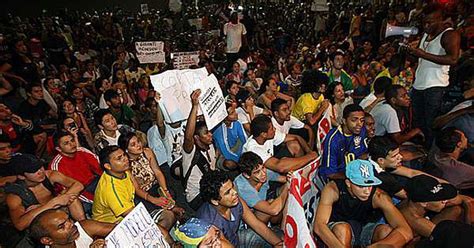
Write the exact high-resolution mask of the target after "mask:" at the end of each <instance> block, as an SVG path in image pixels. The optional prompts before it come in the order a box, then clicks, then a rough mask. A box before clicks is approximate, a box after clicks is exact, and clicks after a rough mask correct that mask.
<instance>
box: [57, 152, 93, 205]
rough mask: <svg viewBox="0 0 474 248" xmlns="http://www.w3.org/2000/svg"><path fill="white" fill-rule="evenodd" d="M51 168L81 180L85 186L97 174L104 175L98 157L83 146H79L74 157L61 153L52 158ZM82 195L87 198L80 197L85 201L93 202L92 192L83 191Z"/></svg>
mask: <svg viewBox="0 0 474 248" xmlns="http://www.w3.org/2000/svg"><path fill="white" fill-rule="evenodd" d="M49 169H50V170H55V171H59V172H61V173H63V174H64V175H66V176H68V177H71V178H73V179H75V180H77V181H79V182H80V183H82V184H83V185H84V186H85V187H86V186H87V185H89V183H91V182H92V181H93V180H94V178H95V177H96V176H100V175H102V169H101V168H100V166H99V159H98V157H97V156H96V155H95V154H94V153H92V152H91V151H89V150H87V149H86V148H83V147H78V148H77V152H76V154H75V155H74V157H72V158H71V157H66V156H64V155H62V154H61V153H60V154H58V155H56V156H55V157H54V158H53V160H51V163H50V164H49ZM81 196H84V197H85V198H87V199H84V198H83V197H79V198H80V199H81V200H83V201H87V200H89V201H90V202H92V201H93V200H94V195H93V194H92V193H90V192H86V191H83V192H82V195H81ZM89 201H87V202H89Z"/></svg>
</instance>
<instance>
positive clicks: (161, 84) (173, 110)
mask: <svg viewBox="0 0 474 248" xmlns="http://www.w3.org/2000/svg"><path fill="white" fill-rule="evenodd" d="M207 76H208V72H207V70H206V68H204V67H203V68H200V69H192V70H191V69H188V70H168V71H164V72H162V73H160V74H157V75H152V76H150V79H151V84H152V85H153V88H154V89H155V90H156V91H157V92H158V93H160V96H161V100H160V105H162V107H163V109H165V111H164V112H163V114H164V117H165V121H166V122H167V123H172V122H177V121H182V120H186V119H187V118H188V116H189V112H190V111H191V98H190V96H191V93H192V92H193V91H194V90H195V89H202V87H201V81H202V80H203V79H205V78H206V77H207Z"/></svg>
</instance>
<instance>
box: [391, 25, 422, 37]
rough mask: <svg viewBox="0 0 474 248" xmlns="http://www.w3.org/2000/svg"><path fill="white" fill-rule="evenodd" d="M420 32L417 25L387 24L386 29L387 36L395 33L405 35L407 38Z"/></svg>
mask: <svg viewBox="0 0 474 248" xmlns="http://www.w3.org/2000/svg"><path fill="white" fill-rule="evenodd" d="M416 34H418V28H417V27H398V26H392V25H390V24H387V28H386V29H385V38H387V37H389V36H395V35H403V36H404V37H405V38H408V37H409V36H410V35H416Z"/></svg>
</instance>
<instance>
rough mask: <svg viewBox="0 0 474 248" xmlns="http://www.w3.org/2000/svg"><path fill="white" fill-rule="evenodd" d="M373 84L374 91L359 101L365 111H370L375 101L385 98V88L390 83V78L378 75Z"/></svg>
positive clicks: (375, 103)
mask: <svg viewBox="0 0 474 248" xmlns="http://www.w3.org/2000/svg"><path fill="white" fill-rule="evenodd" d="M373 84H374V92H372V93H370V94H369V95H367V96H366V97H364V99H362V101H361V102H360V103H359V105H360V106H361V107H362V108H363V109H364V111H365V112H370V111H372V109H373V108H374V107H375V105H377V103H379V102H381V101H383V100H385V90H386V89H387V88H388V87H390V85H392V79H390V78H388V77H379V78H377V79H376V80H375V82H374V83H373Z"/></svg>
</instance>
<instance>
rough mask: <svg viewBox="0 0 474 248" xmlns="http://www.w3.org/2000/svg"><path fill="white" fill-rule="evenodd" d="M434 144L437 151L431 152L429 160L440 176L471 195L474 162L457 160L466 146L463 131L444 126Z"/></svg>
mask: <svg viewBox="0 0 474 248" xmlns="http://www.w3.org/2000/svg"><path fill="white" fill-rule="evenodd" d="M435 144H436V146H437V148H438V149H439V151H438V152H436V153H435V154H433V156H431V157H430V160H431V162H432V163H433V164H434V165H435V166H436V167H437V168H438V169H439V170H441V175H440V177H441V178H444V179H446V180H447V181H448V182H449V183H451V184H453V185H454V186H455V187H456V188H457V189H460V190H461V191H462V192H464V191H465V192H466V193H468V195H473V192H474V167H473V165H474V164H472V163H471V164H468V163H463V162H461V161H459V157H460V156H461V154H462V152H463V151H465V150H466V149H467V147H468V141H467V138H466V136H465V135H464V133H463V132H462V131H461V130H458V129H456V128H454V127H448V128H445V129H443V130H442V131H440V133H439V134H438V135H437V137H436V139H435Z"/></svg>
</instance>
